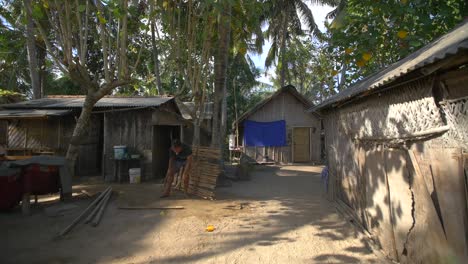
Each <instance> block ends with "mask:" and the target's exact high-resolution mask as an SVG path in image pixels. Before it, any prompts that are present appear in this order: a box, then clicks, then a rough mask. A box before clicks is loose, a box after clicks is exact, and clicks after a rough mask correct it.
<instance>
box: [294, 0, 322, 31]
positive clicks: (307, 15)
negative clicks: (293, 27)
mask: <svg viewBox="0 0 468 264" xmlns="http://www.w3.org/2000/svg"><path fill="white" fill-rule="evenodd" d="M294 4H295V6H296V8H297V10H298V11H299V12H300V14H301V18H302V19H303V20H304V22H305V24H306V25H307V27H308V28H309V30H310V31H311V32H314V31H315V30H317V24H316V23H315V19H314V15H313V14H312V11H311V10H310V8H309V7H308V6H307V4H306V3H304V2H303V1H301V0H295V1H294Z"/></svg>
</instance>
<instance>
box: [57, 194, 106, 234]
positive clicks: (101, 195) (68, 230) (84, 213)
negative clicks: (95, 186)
mask: <svg viewBox="0 0 468 264" xmlns="http://www.w3.org/2000/svg"><path fill="white" fill-rule="evenodd" d="M108 189H111V187H107V189H106V190H105V191H104V192H102V193H101V194H100V195H99V196H98V197H97V198H96V199H95V200H94V201H93V202H91V203H90V204H89V205H88V207H86V209H84V211H83V212H82V213H81V214H80V215H79V216H78V217H77V218H75V220H73V222H72V223H71V224H70V225H69V226H67V227H66V228H65V229H64V230H62V232H60V233H59V234H58V235H59V236H64V235H66V234H67V233H68V232H70V230H72V228H73V227H74V226H76V225H77V224H78V223H79V222H80V221H81V219H83V217H85V216H86V215H87V214H88V213H89V212H90V211H91V209H92V208H93V206H95V205H96V204H97V203H98V202H99V201H100V200H101V199H102V197H104V195H105V193H106V192H107V191H108Z"/></svg>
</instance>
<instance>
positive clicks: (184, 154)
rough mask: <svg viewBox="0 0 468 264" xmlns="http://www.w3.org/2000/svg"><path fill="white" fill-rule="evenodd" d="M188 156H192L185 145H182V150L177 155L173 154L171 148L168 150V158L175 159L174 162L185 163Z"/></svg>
mask: <svg viewBox="0 0 468 264" xmlns="http://www.w3.org/2000/svg"><path fill="white" fill-rule="evenodd" d="M190 155H192V148H191V147H190V146H188V145H186V144H182V150H181V151H180V152H179V153H175V152H174V150H172V148H171V149H170V150H169V157H170V158H175V160H176V161H186V160H187V158H188V156H190Z"/></svg>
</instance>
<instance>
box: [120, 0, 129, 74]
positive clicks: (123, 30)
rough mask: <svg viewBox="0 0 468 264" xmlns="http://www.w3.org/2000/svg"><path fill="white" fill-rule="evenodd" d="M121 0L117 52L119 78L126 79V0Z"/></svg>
mask: <svg viewBox="0 0 468 264" xmlns="http://www.w3.org/2000/svg"><path fill="white" fill-rule="evenodd" d="M121 1H122V12H123V16H122V26H121V31H120V33H119V34H120V36H121V38H120V52H119V60H120V63H119V64H120V67H119V79H127V77H128V76H129V75H128V65H127V64H128V62H127V49H128V47H127V41H128V30H127V29H128V27H127V24H128V0H121Z"/></svg>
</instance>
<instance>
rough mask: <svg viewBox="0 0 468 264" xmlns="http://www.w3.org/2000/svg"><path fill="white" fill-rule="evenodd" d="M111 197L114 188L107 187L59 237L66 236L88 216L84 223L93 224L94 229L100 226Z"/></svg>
mask: <svg viewBox="0 0 468 264" xmlns="http://www.w3.org/2000/svg"><path fill="white" fill-rule="evenodd" d="M111 195H112V187H107V189H105V190H104V191H103V192H102V193H101V194H100V195H99V196H98V197H97V198H96V199H95V200H94V201H93V202H91V203H90V204H89V205H88V207H86V209H85V210H84V211H83V212H82V213H81V214H80V215H79V216H78V217H77V218H75V220H73V222H72V223H71V224H70V225H69V226H67V227H66V228H65V229H64V230H62V232H60V234H59V236H64V235H66V234H67V233H68V232H70V231H71V230H72V229H73V227H75V226H76V225H77V224H78V223H79V222H80V221H81V220H83V219H84V218H85V217H86V216H88V217H87V218H86V220H85V221H84V222H85V224H91V225H92V226H94V227H96V226H97V225H99V222H100V221H101V218H102V215H103V214H104V210H105V208H106V206H107V203H108V202H109V199H110V197H111Z"/></svg>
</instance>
